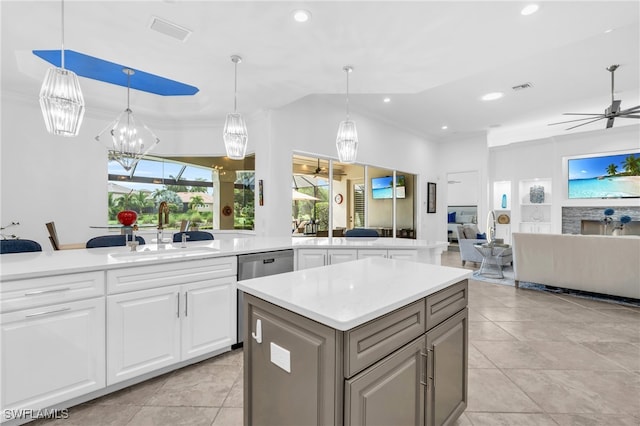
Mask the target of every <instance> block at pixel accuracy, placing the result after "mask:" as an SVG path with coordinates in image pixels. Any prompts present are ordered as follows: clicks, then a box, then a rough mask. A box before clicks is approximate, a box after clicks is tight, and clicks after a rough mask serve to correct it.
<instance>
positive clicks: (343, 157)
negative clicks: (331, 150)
mask: <svg viewBox="0 0 640 426" xmlns="http://www.w3.org/2000/svg"><path fill="white" fill-rule="evenodd" d="M342 70H343V71H344V72H345V73H346V74H347V100H346V107H347V119H346V120H344V121H341V122H340V125H339V126H338V136H336V149H337V151H338V159H339V160H340V162H341V163H347V164H353V163H355V162H356V156H357V154H358V131H357V130H356V123H355V121H352V120H351V119H350V118H349V73H351V72H352V71H353V67H351V66H349V65H345V66H344V67H343V68H342Z"/></svg>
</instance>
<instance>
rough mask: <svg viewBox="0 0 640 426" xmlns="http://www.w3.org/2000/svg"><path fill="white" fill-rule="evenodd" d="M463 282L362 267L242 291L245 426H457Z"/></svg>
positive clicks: (461, 276) (280, 279)
mask: <svg viewBox="0 0 640 426" xmlns="http://www.w3.org/2000/svg"><path fill="white" fill-rule="evenodd" d="M470 274H471V273H470V271H465V270H461V269H457V268H449V267H442V266H436V265H427V264H421V263H416V262H407V261H402V260H392V259H363V260H358V261H355V262H350V263H348V264H337V265H330V266H325V267H321V268H314V269H308V270H301V271H296V272H291V273H287V274H282V275H278V276H274V277H264V278H257V279H253V280H248V281H242V282H239V283H238V288H239V289H240V290H243V291H244V292H245V302H244V303H245V306H244V307H245V309H244V312H245V324H247V326H246V328H245V330H244V339H245V349H244V362H245V364H244V365H245V367H244V369H245V370H244V416H245V418H244V423H245V424H246V425H252V424H305V425H312V424H317V425H329V424H335V425H342V424H345V425H366V424H394V425H400V424H411V425H422V424H424V425H441V424H450V423H452V422H453V421H455V419H456V418H458V417H459V416H460V414H461V413H462V412H463V411H464V409H465V408H466V401H467V345H468V343H467V329H468V326H467V308H466V306H467V300H468V291H467V278H468V277H469V276H470Z"/></svg>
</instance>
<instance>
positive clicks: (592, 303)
mask: <svg viewBox="0 0 640 426" xmlns="http://www.w3.org/2000/svg"><path fill="white" fill-rule="evenodd" d="M558 297H561V298H562V299H565V300H567V301H568V302H571V303H574V304H576V305H580V306H586V307H588V308H593V309H627V307H625V306H624V305H621V304H619V303H616V302H615V301H603V300H594V299H588V298H584V297H580V296H574V295H569V294H563V295H559V296H558Z"/></svg>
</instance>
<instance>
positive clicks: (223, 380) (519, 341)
mask: <svg viewBox="0 0 640 426" xmlns="http://www.w3.org/2000/svg"><path fill="white" fill-rule="evenodd" d="M459 256H460V255H459V253H457V252H446V253H445V254H444V256H443V259H442V264H443V265H447V266H459V265H460V257H459ZM474 267H476V265H474V264H467V268H468V269H473V268H474ZM469 294H470V301H469V313H470V321H469V405H468V407H467V410H466V411H465V413H464V414H463V415H462V417H461V418H460V419H459V420H458V422H457V425H458V426H467V425H474V426H484V425H490V426H495V425H505V426H516V425H522V426H527V425H531V426H547V425H555V426H558V425H559V426H565V425H567V426H568V425H581V426H582V425H593V426H596V425H597V426H609V425H611V426H613V425H621V426H626V425H629V426H630V425H636V426H637V425H640V308H634V307H628V306H623V305H620V304H614V303H606V302H598V301H593V300H587V299H581V298H578V297H574V296H568V295H556V294H548V293H543V292H539V291H535V290H526V289H519V290H516V289H515V288H514V287H507V286H504V285H499V284H491V283H486V282H481V281H470V283H469ZM34 424H37V425H38V426H40V425H50V424H60V425H66V426H71V425H82V426H85V425H101V424H104V425H107V424H108V425H128V426H132V425H151V426H156V425H241V424H242V352H241V351H239V350H238V351H233V352H231V353H227V354H224V355H221V356H218V357H216V358H213V359H210V360H207V361H204V362H201V363H199V364H196V365H193V366H189V367H186V368H183V369H181V370H178V371H174V372H172V373H168V374H165V375H163V376H161V377H158V378H155V379H152V380H150V381H148V382H145V383H141V384H139V385H136V386H133V387H131V388H128V389H124V390H122V391H119V392H116V393H114V394H112V395H108V396H105V397H103V398H99V399H96V400H93V401H90V402H88V403H86V404H82V405H80V406H78V407H75V408H72V409H71V410H70V412H69V418H68V419H66V420H58V421H54V422H52V421H38V422H35V423H34Z"/></svg>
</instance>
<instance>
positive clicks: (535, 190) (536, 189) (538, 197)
mask: <svg viewBox="0 0 640 426" xmlns="http://www.w3.org/2000/svg"><path fill="white" fill-rule="evenodd" d="M529 201H530V202H532V203H535V204H540V203H544V186H542V185H533V186H532V187H531V188H529Z"/></svg>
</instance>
